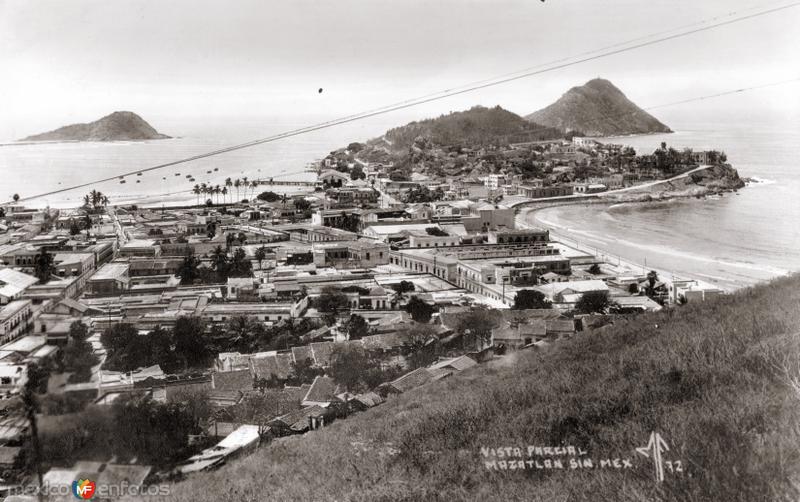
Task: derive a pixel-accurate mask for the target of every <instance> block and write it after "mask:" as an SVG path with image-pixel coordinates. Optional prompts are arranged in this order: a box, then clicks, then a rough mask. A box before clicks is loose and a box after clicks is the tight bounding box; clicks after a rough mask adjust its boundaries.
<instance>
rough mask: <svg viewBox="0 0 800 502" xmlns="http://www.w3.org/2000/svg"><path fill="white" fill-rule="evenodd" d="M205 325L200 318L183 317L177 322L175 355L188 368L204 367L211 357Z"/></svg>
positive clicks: (174, 330) (174, 331) (174, 332)
mask: <svg viewBox="0 0 800 502" xmlns="http://www.w3.org/2000/svg"><path fill="white" fill-rule="evenodd" d="M205 331H206V327H205V323H204V322H203V321H202V319H200V318H199V317H194V316H181V317H178V319H177V321H176V322H175V328H174V329H173V334H174V336H175V353H176V355H177V356H178V357H179V358H180V359H182V360H183V361H184V364H185V366H187V367H204V366H205V365H206V364H207V363H208V359H209V357H210V356H211V351H210V350H209V343H208V340H207V337H206V333H205Z"/></svg>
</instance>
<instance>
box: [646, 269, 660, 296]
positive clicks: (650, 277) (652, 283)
mask: <svg viewBox="0 0 800 502" xmlns="http://www.w3.org/2000/svg"><path fill="white" fill-rule="evenodd" d="M656 282H658V272H656V271H655V270H651V271H650V272H648V273H647V285H648V292H649V293H650V294H652V291H653V290H654V289H655V287H656Z"/></svg>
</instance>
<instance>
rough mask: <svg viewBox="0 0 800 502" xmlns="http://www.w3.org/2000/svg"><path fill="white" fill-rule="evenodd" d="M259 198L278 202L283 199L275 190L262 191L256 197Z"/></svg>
mask: <svg viewBox="0 0 800 502" xmlns="http://www.w3.org/2000/svg"><path fill="white" fill-rule="evenodd" d="M256 198H257V199H258V200H263V201H264V202H277V201H279V200H280V199H281V196H280V195H278V194H276V193H275V192H270V191H266V192H261V193H260V194H258V196H257V197H256Z"/></svg>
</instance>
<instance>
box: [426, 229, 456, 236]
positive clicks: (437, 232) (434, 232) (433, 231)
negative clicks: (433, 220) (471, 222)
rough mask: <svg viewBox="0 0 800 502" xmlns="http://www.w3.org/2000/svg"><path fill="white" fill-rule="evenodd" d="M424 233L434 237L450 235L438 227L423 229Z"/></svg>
mask: <svg viewBox="0 0 800 502" xmlns="http://www.w3.org/2000/svg"><path fill="white" fill-rule="evenodd" d="M425 232H426V233H427V234H428V235H433V236H436V237H447V236H448V235H450V234H448V233H447V232H445V231H444V230H442V229H441V228H439V227H428V228H426V229H425Z"/></svg>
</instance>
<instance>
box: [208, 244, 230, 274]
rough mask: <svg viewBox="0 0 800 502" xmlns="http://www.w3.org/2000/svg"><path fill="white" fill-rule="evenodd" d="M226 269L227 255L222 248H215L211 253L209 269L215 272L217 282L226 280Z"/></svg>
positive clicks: (227, 266)
mask: <svg viewBox="0 0 800 502" xmlns="http://www.w3.org/2000/svg"><path fill="white" fill-rule="evenodd" d="M228 268H229V265H228V253H226V252H225V250H224V249H222V246H217V247H216V248H214V251H212V252H211V269H212V270H213V271H214V272H216V275H217V280H219V281H223V280H226V279H227V278H228Z"/></svg>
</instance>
